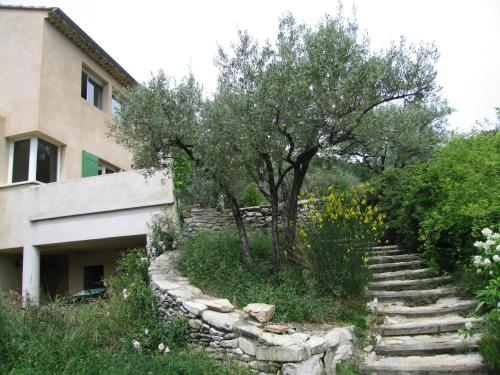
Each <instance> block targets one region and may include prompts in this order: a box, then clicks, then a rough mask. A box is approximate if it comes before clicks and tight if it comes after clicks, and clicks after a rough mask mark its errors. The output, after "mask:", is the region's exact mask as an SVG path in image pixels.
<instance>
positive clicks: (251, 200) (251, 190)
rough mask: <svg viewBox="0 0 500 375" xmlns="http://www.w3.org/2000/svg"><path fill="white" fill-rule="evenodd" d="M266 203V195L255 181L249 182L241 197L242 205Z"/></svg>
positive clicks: (251, 205)
mask: <svg viewBox="0 0 500 375" xmlns="http://www.w3.org/2000/svg"><path fill="white" fill-rule="evenodd" d="M266 203H267V199H266V197H264V195H262V193H261V192H260V190H259V188H258V187H257V185H256V184H255V183H253V182H252V183H251V184H249V185H248V186H247V187H246V188H245V190H244V191H243V193H242V194H241V198H240V205H241V207H253V206H260V205H262V204H266Z"/></svg>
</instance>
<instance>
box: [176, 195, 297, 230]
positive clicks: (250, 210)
mask: <svg viewBox="0 0 500 375" xmlns="http://www.w3.org/2000/svg"><path fill="white" fill-rule="evenodd" d="M304 203H306V201H305V200H303V201H299V207H298V215H297V216H298V220H302V219H303V217H304V213H305V211H306V209H305V208H304ZM241 216H242V218H243V222H244V223H245V224H246V225H248V226H249V227H250V228H253V229H256V228H257V229H266V228H269V227H270V226H271V206H270V205H268V204H267V205H262V206H254V207H244V208H242V209H241ZM282 222H283V219H282V216H281V210H280V217H279V223H282ZM228 225H234V220H233V215H232V213H231V210H228V209H225V210H222V211H220V210H217V209H215V208H197V207H193V208H191V210H190V211H189V213H188V214H187V215H186V216H185V217H184V230H185V232H186V233H187V235H188V236H190V237H192V236H193V235H194V234H196V233H197V232H198V231H200V230H208V231H213V230H220V229H221V228H222V227H224V226H228Z"/></svg>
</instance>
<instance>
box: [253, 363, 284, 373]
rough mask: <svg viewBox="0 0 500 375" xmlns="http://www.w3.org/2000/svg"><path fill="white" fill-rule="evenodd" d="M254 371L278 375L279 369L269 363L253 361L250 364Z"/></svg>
mask: <svg viewBox="0 0 500 375" xmlns="http://www.w3.org/2000/svg"><path fill="white" fill-rule="evenodd" d="M248 364H249V366H250V368H251V369H252V370H255V371H258V372H259V374H261V373H276V370H277V367H276V366H274V365H272V364H271V363H267V362H259V361H251V362H249V363H248Z"/></svg>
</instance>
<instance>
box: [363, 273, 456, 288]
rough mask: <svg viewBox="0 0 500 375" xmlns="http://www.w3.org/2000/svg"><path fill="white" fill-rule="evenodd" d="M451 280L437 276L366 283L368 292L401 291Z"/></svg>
mask: <svg viewBox="0 0 500 375" xmlns="http://www.w3.org/2000/svg"><path fill="white" fill-rule="evenodd" d="M451 279H452V277H451V276H439V277H430V278H427V279H410V280H388V281H375V282H373V281H372V282H370V283H368V288H369V289H370V290H380V289H383V290H402V289H405V288H411V289H415V288H418V287H421V286H429V285H439V284H442V283H444V282H447V281H450V280H451Z"/></svg>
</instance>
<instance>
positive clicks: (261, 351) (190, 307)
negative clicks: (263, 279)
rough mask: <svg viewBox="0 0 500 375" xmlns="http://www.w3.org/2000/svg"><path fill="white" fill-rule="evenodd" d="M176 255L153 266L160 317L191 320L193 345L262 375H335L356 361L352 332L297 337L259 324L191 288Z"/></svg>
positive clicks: (152, 279) (343, 330)
mask: <svg viewBox="0 0 500 375" xmlns="http://www.w3.org/2000/svg"><path fill="white" fill-rule="evenodd" d="M177 256H178V253H177V251H171V252H167V253H165V254H162V255H160V256H159V257H157V258H156V259H154V260H153V261H152V263H151V266H150V267H149V276H150V282H151V287H152V289H153V290H154V291H155V293H156V294H157V295H158V297H159V299H160V301H161V307H160V314H161V316H162V318H163V319H164V320H165V321H169V320H170V319H172V318H173V317H174V316H184V317H186V318H188V319H189V327H190V330H191V333H190V341H191V342H192V344H193V345H199V346H202V347H204V350H205V351H206V352H207V353H209V355H210V356H211V357H212V358H214V359H219V360H222V359H224V358H225V357H226V356H227V357H231V358H233V359H234V360H236V361H238V362H239V364H240V365H241V366H243V367H246V368H248V369H250V371H251V372H254V373H259V374H282V375H299V374H300V375H320V374H326V375H332V374H335V373H336V371H335V367H336V364H337V363H339V362H340V361H342V360H345V359H349V358H350V357H351V356H352V354H353V332H352V327H339V328H333V329H331V330H328V331H318V332H314V333H313V332H309V333H308V332H303V333H298V332H295V330H294V329H293V328H289V329H286V328H287V327H286V326H276V325H270V324H266V323H260V322H259V321H258V320H257V319H255V318H253V317H251V315H249V314H247V313H246V312H243V311H241V310H237V309H235V308H234V306H233V305H232V304H231V303H230V302H229V301H227V300H221V299H217V298H215V297H213V296H209V295H206V294H203V293H202V291H201V290H200V289H198V288H196V287H194V286H192V285H191V284H190V283H189V281H188V279H187V278H185V277H182V276H180V275H179V274H178V272H177V271H176V269H175V258H176V257H177ZM249 306H251V305H249ZM265 306H271V305H265ZM244 310H245V311H249V310H248V309H247V308H245V309H244ZM273 311H274V306H273ZM250 314H251V313H250ZM254 316H256V317H257V318H259V320H261V321H262V319H264V318H263V316H262V315H254ZM280 328H281V329H280ZM269 330H272V331H274V332H277V331H280V330H281V331H285V330H286V331H285V332H284V333H282V334H278V333H272V332H269Z"/></svg>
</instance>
